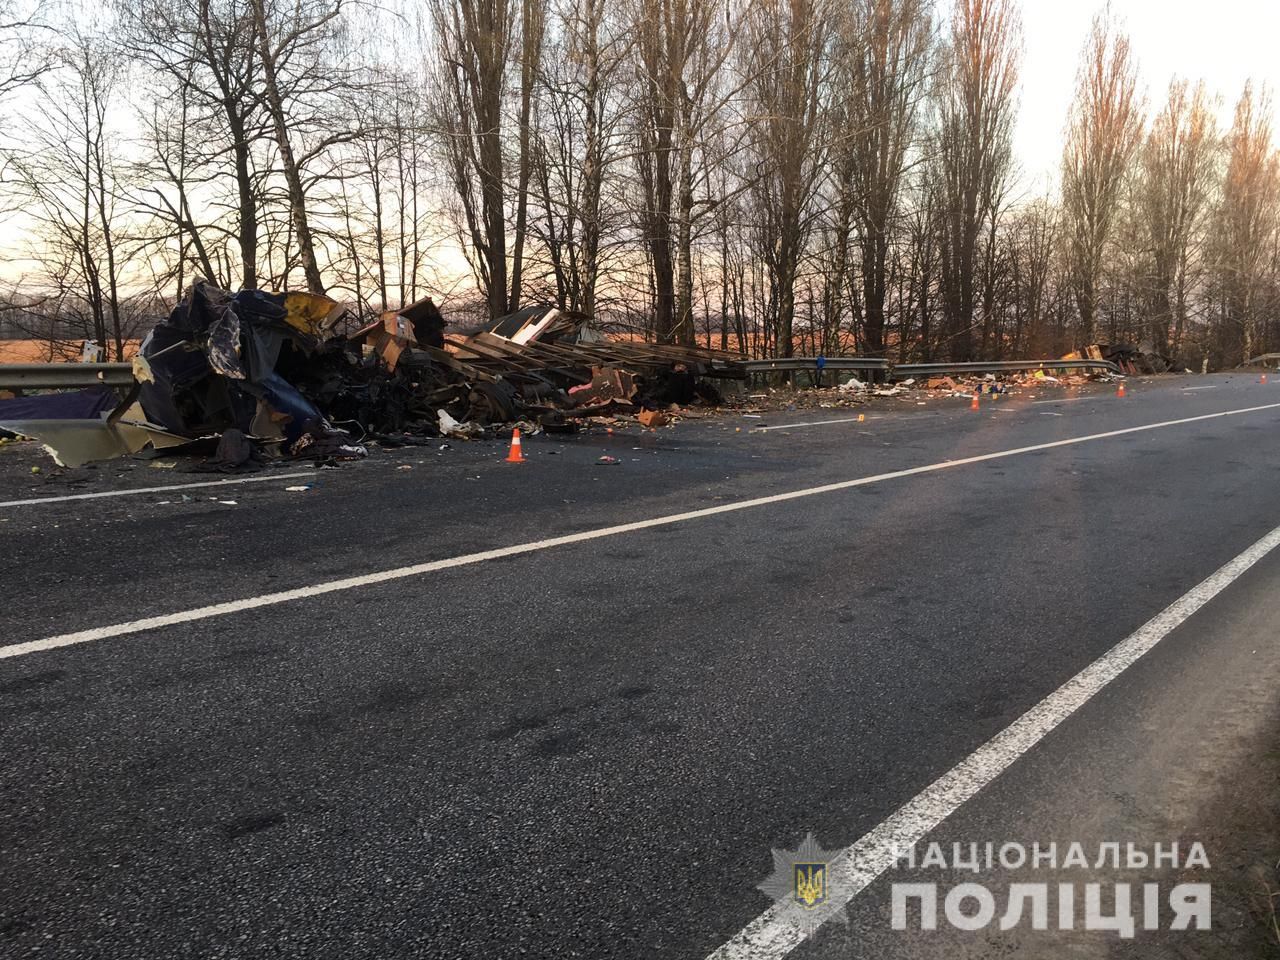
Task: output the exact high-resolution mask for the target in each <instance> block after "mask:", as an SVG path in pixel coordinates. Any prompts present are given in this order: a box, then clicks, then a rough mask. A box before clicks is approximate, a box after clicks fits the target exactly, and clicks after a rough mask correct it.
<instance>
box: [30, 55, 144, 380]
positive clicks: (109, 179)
mask: <svg viewBox="0 0 1280 960" xmlns="http://www.w3.org/2000/svg"><path fill="white" fill-rule="evenodd" d="M120 79H121V65H120V62H119V60H118V59H117V58H115V57H113V56H111V51H110V50H109V48H108V47H107V45H106V43H105V42H104V41H103V40H102V39H101V38H100V37H96V36H92V35H80V34H73V35H71V37H70V38H69V39H68V40H67V41H66V42H65V43H64V45H63V46H61V47H60V48H59V49H58V51H57V56H56V59H55V60H54V67H53V69H52V70H51V71H50V72H49V73H48V74H47V75H46V77H45V79H44V81H42V83H41V95H40V97H39V100H38V101H37V107H36V109H34V110H33V111H32V112H31V114H30V115H29V116H28V117H27V118H26V127H27V130H28V138H27V141H26V143H27V148H26V149H25V150H24V151H23V152H22V153H21V154H20V155H19V156H18V157H17V158H16V159H15V161H14V163H13V167H14V170H15V171H16V174H17V179H18V187H19V190H20V192H21V194H22V196H23V197H24V198H25V201H26V202H25V205H24V210H25V212H26V215H27V216H28V217H29V218H30V219H31V220H32V221H33V222H34V223H35V224H36V233H35V236H34V237H33V238H32V239H33V240H34V241H35V244H34V249H33V251H32V259H34V260H35V261H36V262H37V263H39V264H40V265H41V269H40V273H39V276H38V279H37V280H36V283H38V285H39V287H40V288H42V289H43V290H44V291H45V292H46V293H47V294H48V295H49V298H50V300H51V301H53V302H56V303H57V304H58V306H59V307H60V309H61V312H62V314H63V317H62V319H63V320H64V321H66V322H68V323H80V324H81V325H82V329H83V330H84V332H85V334H86V335H87V338H88V339H91V340H93V341H95V342H96V343H97V344H98V345H99V346H101V347H102V348H103V350H104V352H105V353H106V355H107V356H108V357H111V356H113V355H114V357H115V358H116V359H122V358H123V356H124V340H125V339H126V338H127V336H128V335H129V333H130V332H131V331H129V330H128V329H126V326H127V325H126V317H125V314H124V312H123V309H122V307H123V296H122V291H121V287H122V283H123V278H124V275H125V267H126V260H127V254H126V252H125V250H124V247H123V245H122V244H121V242H120V228H121V221H122V217H121V214H120V212H119V210H118V209H117V203H118V200H119V198H120V196H121V193H122V188H121V184H120V183H119V180H120V165H119V164H118V162H117V160H116V157H117V154H118V146H119V132H118V130H116V129H115V128H113V126H112V125H111V123H110V117H111V116H112V113H113V109H114V108H115V106H116V96H117V93H118V89H117V87H118V84H119V82H120Z"/></svg>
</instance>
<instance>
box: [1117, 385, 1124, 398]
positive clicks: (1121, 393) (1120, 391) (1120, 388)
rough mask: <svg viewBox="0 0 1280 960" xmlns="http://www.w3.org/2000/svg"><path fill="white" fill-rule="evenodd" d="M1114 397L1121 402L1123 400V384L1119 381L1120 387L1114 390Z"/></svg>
mask: <svg viewBox="0 0 1280 960" xmlns="http://www.w3.org/2000/svg"><path fill="white" fill-rule="evenodd" d="M1116 396H1117V397H1119V398H1120V399H1121V400H1123V399H1124V382H1123V381H1121V383H1120V386H1119V387H1118V388H1117V389H1116Z"/></svg>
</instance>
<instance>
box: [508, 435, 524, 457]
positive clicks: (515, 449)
mask: <svg viewBox="0 0 1280 960" xmlns="http://www.w3.org/2000/svg"><path fill="white" fill-rule="evenodd" d="M507 463H524V454H523V453H522V452H521V450H520V428H519V427H516V428H515V429H514V430H512V431H511V452H510V453H508V454H507Z"/></svg>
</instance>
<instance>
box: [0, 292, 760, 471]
mask: <svg viewBox="0 0 1280 960" xmlns="http://www.w3.org/2000/svg"><path fill="white" fill-rule="evenodd" d="M346 312H347V311H346V308H345V307H344V306H343V305H341V304H339V303H338V302H336V301H334V300H332V299H330V298H328V297H325V296H322V295H319V294H311V293H300V292H291V293H269V292H265V291H260V290H242V291H240V292H238V293H231V292H228V291H225V290H221V289H218V288H217V287H214V286H212V285H211V284H209V283H205V282H197V283H196V284H195V285H194V286H193V287H192V288H191V289H190V290H189V291H188V292H187V294H186V295H185V296H184V297H183V299H182V301H181V302H180V303H179V304H178V305H177V306H176V307H175V308H174V310H173V311H172V312H171V313H170V314H169V316H168V317H167V318H165V319H164V320H162V321H160V322H159V323H158V324H156V326H155V327H154V328H153V329H152V331H151V332H150V334H148V336H147V337H146V339H145V340H143V342H142V344H141V346H140V348H139V351H138V355H137V356H136V357H135V358H134V361H133V379H132V384H131V385H130V386H128V387H123V388H121V389H123V391H124V394H125V395H124V396H123V398H121V397H120V396H119V395H118V394H117V393H116V392H115V391H113V390H112V389H111V388H110V387H108V386H106V385H104V386H100V387H96V388H93V389H91V390H85V391H81V392H80V393H78V394H72V395H68V394H51V395H45V396H33V397H23V398H18V399H16V400H9V401H0V429H3V430H7V431H9V432H11V433H13V434H16V435H20V436H28V437H33V438H35V439H37V440H39V441H41V442H42V443H43V444H44V445H45V448H46V449H47V450H48V451H49V453H50V454H51V455H52V456H53V457H54V459H55V460H56V461H57V462H58V463H60V464H62V465H64V466H79V465H81V464H84V463H87V462H90V461H94V460H104V459H110V458H112V457H117V456H124V455H128V454H133V453H138V452H139V451H141V450H142V449H143V448H145V447H147V446H150V447H152V448H155V449H166V450H168V449H174V448H179V447H187V448H189V449H191V450H192V451H193V452H197V451H199V450H201V449H203V450H205V451H208V450H209V449H210V448H211V447H212V445H213V444H214V443H217V452H216V456H215V459H214V463H215V464H218V465H221V466H223V467H225V468H228V469H234V468H236V467H239V466H242V465H245V464H246V463H249V462H250V461H252V460H255V459H257V458H258V457H259V456H260V454H261V451H262V450H264V449H265V450H267V451H270V452H271V453H272V454H273V455H277V456H282V457H289V458H296V459H310V460H320V461H324V460H337V459H351V458H358V457H362V456H364V455H365V454H366V452H367V447H366V444H367V443H369V442H371V441H372V442H377V443H379V444H381V445H384V446H393V447H394V446H406V445H414V444H420V443H426V442H429V441H430V439H431V438H438V437H441V436H455V437H477V436H484V435H486V434H489V435H496V434H497V433H499V432H500V431H506V432H509V431H510V428H511V426H513V425H521V424H523V425H524V426H525V427H526V429H542V430H545V431H547V432H551V433H572V432H575V431H576V430H577V429H579V426H578V425H579V423H580V422H581V421H582V419H583V418H587V417H592V416H596V415H600V414H603V413H606V412H611V411H618V410H625V411H631V410H637V409H638V410H646V409H647V410H655V409H659V408H662V407H665V406H666V405H667V404H670V403H692V402H695V401H697V400H699V399H701V400H704V401H706V402H710V403H717V402H719V394H718V391H717V390H716V389H715V388H714V387H713V386H712V385H710V384H709V383H707V382H706V380H704V379H703V378H705V377H708V376H711V377H715V376H721V377H738V378H741V377H743V376H744V375H745V374H744V373H743V372H742V371H741V370H740V369H738V368H736V367H735V366H734V361H736V360H738V359H741V358H740V357H739V356H738V355H737V354H732V353H727V352H723V351H717V350H709V349H704V348H696V347H685V346H674V345H660V344H651V343H634V342H627V341H616V340H611V339H609V338H607V337H605V336H604V335H603V334H601V333H600V332H599V331H598V330H596V329H595V328H594V327H593V326H592V325H591V323H590V318H589V317H587V316H585V315H583V314H575V313H569V312H565V311H560V310H558V309H556V308H554V307H547V306H539V307H530V308H527V309H525V310H522V311H520V312H518V313H515V314H512V315H510V316H507V317H502V318H500V319H499V320H497V321H495V322H494V323H493V324H492V325H491V326H490V328H489V329H488V330H485V331H482V332H480V333H477V334H475V335H473V336H470V337H462V338H456V339H452V338H451V339H446V337H445V333H444V331H445V327H446V322H445V319H444V317H443V316H442V315H441V313H440V311H439V310H438V309H437V308H436V306H435V304H434V303H433V302H432V301H431V300H430V299H429V298H428V299H424V300H420V301H418V302H417V303H414V304H411V305H409V306H408V307H405V308H403V309H401V310H398V311H387V312H384V313H383V314H381V315H380V316H379V317H378V319H377V320H375V321H374V322H373V323H370V324H368V325H366V326H364V327H362V328H361V329H359V330H356V331H354V332H353V333H350V334H347V335H343V334H340V333H338V332H337V329H338V326H339V321H340V320H341V319H342V318H343V317H344V315H345V314H346ZM175 452H177V451H176V449H175Z"/></svg>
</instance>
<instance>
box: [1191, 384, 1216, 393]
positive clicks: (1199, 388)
mask: <svg viewBox="0 0 1280 960" xmlns="http://www.w3.org/2000/svg"><path fill="white" fill-rule="evenodd" d="M1217 389H1218V385H1217V384H1216V383H1206V384H1205V385H1204V386H1203V387H1183V388H1182V392H1183V393H1190V392H1191V391H1192V390H1217Z"/></svg>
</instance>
